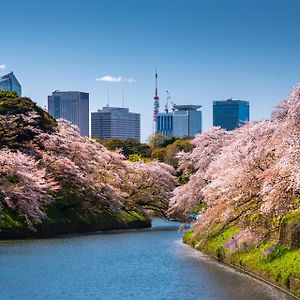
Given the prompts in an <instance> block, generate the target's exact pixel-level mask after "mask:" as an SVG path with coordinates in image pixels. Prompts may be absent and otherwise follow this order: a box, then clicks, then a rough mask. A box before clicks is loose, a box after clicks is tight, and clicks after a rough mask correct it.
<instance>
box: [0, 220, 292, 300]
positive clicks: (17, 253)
mask: <svg viewBox="0 0 300 300" xmlns="http://www.w3.org/2000/svg"><path fill="white" fill-rule="evenodd" d="M178 226H179V224H176V223H173V222H165V221H162V220H154V221H153V227H152V228H151V229H145V230H144V229H142V230H132V231H123V232H110V233H104V234H103V233H93V234H88V235H73V236H65V237H59V238H51V239H35V240H24V241H8V242H0V270H1V271H0V299H1V300H2V299H5V300H6V299H8V300H11V299H12V300H13V299H18V300H19V299H20V300H29V299H30V300H32V299H35V300H39V299H41V300H46V299H53V300H54V299H55V300H61V299H72V300H73V299H74V300H75V299H101V300H102V299H105V300H106V299H111V300H115V299H116V300H118V299H145V300H152V299H155V300H156V299H164V300H177V299H178V300H198V299H199V300H200V299H214V300H218V299H222V300H223V299H226V300H227V299H228V300H238V299H240V300H248V299H249V300H254V299H257V300H264V299H280V300H281V299H282V300H284V299H286V300H290V299H294V298H292V297H290V296H287V295H286V294H284V293H282V292H281V291H279V290H277V289H276V288H274V287H272V286H269V285H267V284H265V283H262V282H260V281H258V280H256V279H253V278H252V277H249V276H248V275H245V274H243V273H241V272H239V271H236V270H233V269H231V268H229V267H227V266H225V265H223V264H220V263H218V262H216V261H214V260H212V259H210V258H208V257H207V256H205V255H202V254H201V253H199V252H198V251H196V250H194V249H192V248H190V247H189V246H187V245H184V244H183V243H182V239H181V234H179V233H178V232H177V228H178Z"/></svg>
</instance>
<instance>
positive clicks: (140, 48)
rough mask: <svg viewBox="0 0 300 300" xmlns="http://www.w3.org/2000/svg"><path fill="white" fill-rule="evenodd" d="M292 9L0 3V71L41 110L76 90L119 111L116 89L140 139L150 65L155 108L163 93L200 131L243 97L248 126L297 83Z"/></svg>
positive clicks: (286, 0)
mask: <svg viewBox="0 0 300 300" xmlns="http://www.w3.org/2000/svg"><path fill="white" fill-rule="evenodd" d="M299 11H300V1H299V0H282V1H277V0H259V1H258V0H251V1H250V0H249V1H246V0H151V1H150V0H109V1H108V0H106V1H104V0H85V1H81V0H51V1H40V0H36V1H35V0H27V1H23V0H11V1H0V14H1V17H0V25H1V27H0V28H1V35H0V41H1V42H0V75H3V74H5V73H6V72H8V71H11V70H12V71H14V72H15V74H16V76H17V77H18V79H19V81H20V82H21V84H22V86H23V94H24V95H26V96H29V97H31V98H32V99H33V100H35V101H36V102H37V103H38V104H39V105H41V106H45V105H46V103H47V95H49V94H50V93H51V92H52V91H54V90H80V91H85V92H89V93H90V110H91V111H95V110H96V109H97V108H100V107H102V106H104V105H105V104H106V103H107V88H109V90H110V105H111V106H121V105H122V91H123V89H124V90H125V106H127V107H129V108H130V110H131V111H134V112H140V113H141V118H142V138H143V140H145V139H146V138H147V137H148V136H149V135H150V134H151V130H152V105H153V93H154V69H155V67H157V68H158V73H159V95H160V101H161V102H160V103H161V104H160V106H161V110H163V107H164V105H165V102H166V93H165V91H166V90H168V91H170V93H171V96H172V98H173V101H174V102H175V103H176V104H200V105H202V106H203V109H202V111H203V128H204V129H208V128H209V127H211V126H212V101H213V100H220V99H227V98H234V99H244V100H249V101H250V107H251V108H250V110H251V112H250V113H251V116H250V118H251V120H260V119H266V118H269V117H270V112H271V110H272V107H274V105H275V104H276V103H277V102H278V100H280V99H283V98H286V97H287V95H288V94H289V92H290V89H291V88H292V87H293V86H294V85H295V84H297V83H298V82H300V59H299V57H300V39H299V30H300V17H299ZM2 65H5V66H6V67H5V69H4V66H2ZM103 76H112V77H116V78H119V77H121V82H105V81H97V80H96V79H97V78H101V77H103ZM126 79H134V80H129V81H134V82H128V81H126Z"/></svg>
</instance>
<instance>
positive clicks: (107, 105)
mask: <svg viewBox="0 0 300 300" xmlns="http://www.w3.org/2000/svg"><path fill="white" fill-rule="evenodd" d="M106 107H109V88H107V104H106Z"/></svg>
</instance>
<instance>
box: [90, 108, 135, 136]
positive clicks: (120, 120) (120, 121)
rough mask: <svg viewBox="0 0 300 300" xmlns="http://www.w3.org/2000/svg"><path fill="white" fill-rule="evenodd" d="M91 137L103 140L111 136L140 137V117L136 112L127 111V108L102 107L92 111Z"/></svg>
mask: <svg viewBox="0 0 300 300" xmlns="http://www.w3.org/2000/svg"><path fill="white" fill-rule="evenodd" d="M91 127H92V130H91V131H92V132H91V135H92V137H97V138H100V139H103V140H107V139H111V138H119V139H133V140H136V141H140V139H141V117H140V114H138V113H132V112H129V109H128V108H121V107H109V106H106V107H103V108H102V109H98V111H97V112H92V118H91Z"/></svg>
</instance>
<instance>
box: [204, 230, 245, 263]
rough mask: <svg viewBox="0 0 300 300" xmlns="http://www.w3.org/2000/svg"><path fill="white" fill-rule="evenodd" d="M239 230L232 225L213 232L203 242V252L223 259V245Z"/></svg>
mask: <svg viewBox="0 0 300 300" xmlns="http://www.w3.org/2000/svg"><path fill="white" fill-rule="evenodd" d="M239 231H240V228H238V227H235V226H232V227H229V228H225V229H223V230H221V231H220V232H218V233H216V234H214V235H213V236H212V237H210V238H208V240H207V242H206V243H205V245H204V250H205V252H207V253H209V254H212V255H214V256H216V257H217V258H218V259H220V260H223V258H224V257H225V249H224V245H225V244H226V243H227V242H228V241H229V239H231V238H233V236H234V235H236V234H237V233H238V232H239Z"/></svg>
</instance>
